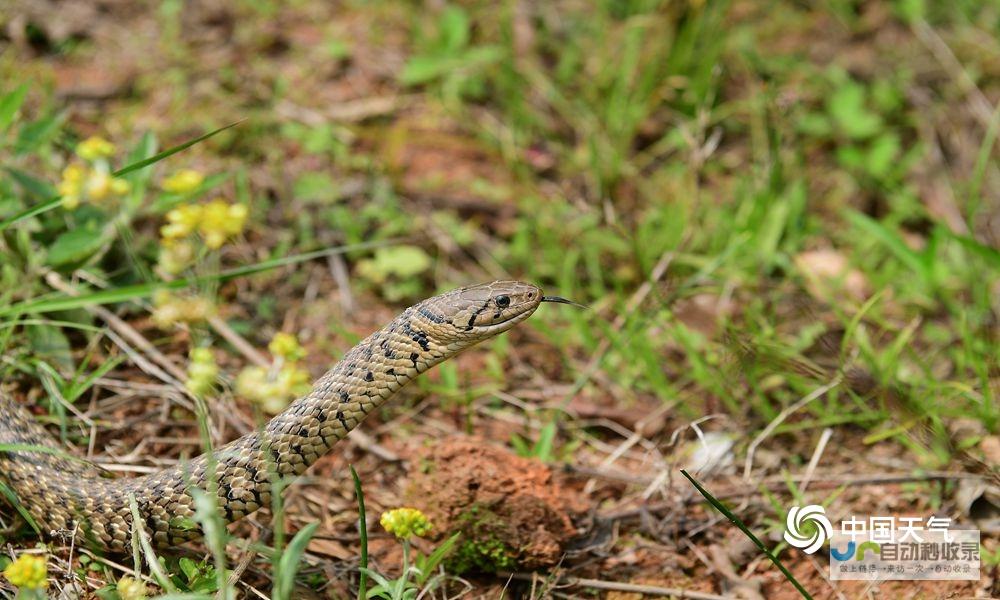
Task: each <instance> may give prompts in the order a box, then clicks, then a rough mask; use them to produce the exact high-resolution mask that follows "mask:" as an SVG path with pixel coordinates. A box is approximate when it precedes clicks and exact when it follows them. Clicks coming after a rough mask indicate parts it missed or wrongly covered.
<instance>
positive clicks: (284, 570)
mask: <svg viewBox="0 0 1000 600" xmlns="http://www.w3.org/2000/svg"><path fill="white" fill-rule="evenodd" d="M317 527H319V523H318V522H314V523H309V524H308V525H306V526H305V527H303V528H302V529H300V530H299V532H298V533H296V534H295V537H293V538H292V541H291V542H289V543H288V547H286V548H285V550H284V551H283V552H282V553H281V558H279V559H278V565H277V567H278V576H277V578H276V581H275V582H274V590H273V596H272V597H273V598H275V600H288V599H289V598H291V597H292V590H293V589H294V586H295V575H296V573H298V572H299V567H300V566H301V564H302V555H303V554H304V553H305V551H306V546H308V545H309V540H311V539H312V536H313V534H314V533H316V528H317Z"/></svg>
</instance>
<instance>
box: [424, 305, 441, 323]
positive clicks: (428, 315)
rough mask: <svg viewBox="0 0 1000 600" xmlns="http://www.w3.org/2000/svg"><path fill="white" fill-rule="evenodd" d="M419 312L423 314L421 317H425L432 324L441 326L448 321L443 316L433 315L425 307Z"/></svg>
mask: <svg viewBox="0 0 1000 600" xmlns="http://www.w3.org/2000/svg"><path fill="white" fill-rule="evenodd" d="M418 310H419V312H420V314H421V315H423V317H424V318H426V319H427V320H428V321H430V322H431V323H438V324H441V323H444V322H445V320H446V319H445V318H444V317H442V316H441V315H439V314H435V313H433V312H431V311H429V310H427V309H426V308H424V307H422V306H421V307H420V308H419V309H418Z"/></svg>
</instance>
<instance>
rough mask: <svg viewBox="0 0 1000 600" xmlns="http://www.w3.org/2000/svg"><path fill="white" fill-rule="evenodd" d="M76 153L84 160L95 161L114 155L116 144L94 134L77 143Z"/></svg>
mask: <svg viewBox="0 0 1000 600" xmlns="http://www.w3.org/2000/svg"><path fill="white" fill-rule="evenodd" d="M76 153H77V155H78V156H79V157H80V158H82V159H83V160H90V161H94V160H97V159H99V158H107V157H109V156H112V155H113V154H114V153H115V145H114V144H112V143H111V142H109V141H108V140H106V139H104V138H102V137H98V136H92V137H89V138H87V139H85V140H83V141H82V142H80V143H79V144H77V146H76Z"/></svg>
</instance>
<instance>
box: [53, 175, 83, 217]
mask: <svg viewBox="0 0 1000 600" xmlns="http://www.w3.org/2000/svg"><path fill="white" fill-rule="evenodd" d="M86 174H87V170H86V169H85V168H84V167H82V166H80V165H67V166H66V168H65V169H63V172H62V180H61V181H60V182H59V185H58V186H57V187H56V189H57V190H58V191H59V195H60V196H62V203H63V206H65V207H66V208H67V209H69V210H73V209H74V208H76V207H77V206H80V193H81V192H82V191H83V180H84V177H85V176H86Z"/></svg>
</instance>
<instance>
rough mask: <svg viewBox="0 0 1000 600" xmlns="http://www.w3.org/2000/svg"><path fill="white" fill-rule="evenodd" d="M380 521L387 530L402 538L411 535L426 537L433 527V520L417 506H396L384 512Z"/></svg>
mask: <svg viewBox="0 0 1000 600" xmlns="http://www.w3.org/2000/svg"><path fill="white" fill-rule="evenodd" d="M379 523H381V524H382V527H384V528H385V530H386V531H388V532H389V533H391V534H392V535H394V536H396V537H397V538H399V539H401V540H405V539H407V538H409V537H410V536H413V535H415V536H417V537H424V536H425V535H427V534H428V533H429V532H430V530H431V527H433V526H432V525H431V522H430V521H429V520H428V519H427V516H426V515H424V513H422V512H420V511H419V510H417V509H416V508H394V509H392V510H389V511H386V512H384V513H382V518H381V519H379Z"/></svg>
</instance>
